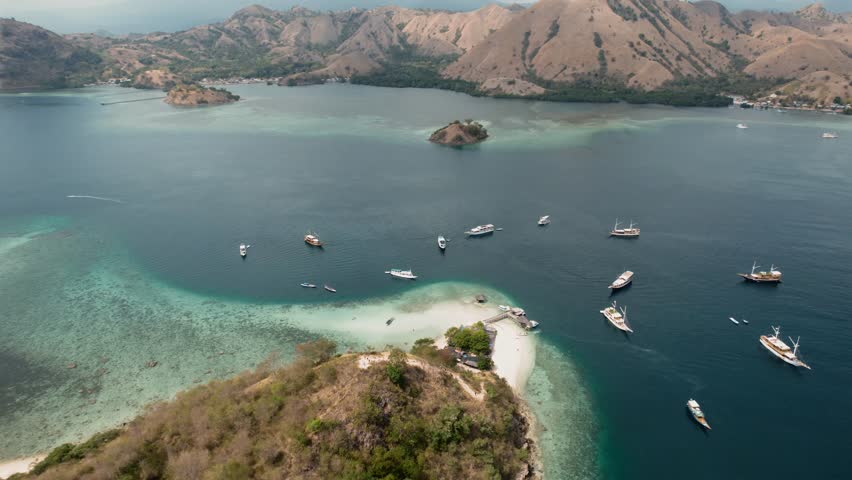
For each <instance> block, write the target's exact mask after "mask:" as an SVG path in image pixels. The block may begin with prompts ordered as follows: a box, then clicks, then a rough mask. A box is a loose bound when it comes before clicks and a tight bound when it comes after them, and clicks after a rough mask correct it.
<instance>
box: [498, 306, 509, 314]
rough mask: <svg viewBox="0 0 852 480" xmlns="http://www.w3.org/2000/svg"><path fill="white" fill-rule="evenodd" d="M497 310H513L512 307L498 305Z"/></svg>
mask: <svg viewBox="0 0 852 480" xmlns="http://www.w3.org/2000/svg"><path fill="white" fill-rule="evenodd" d="M497 308H499V309H500V310H502V311H504V312H508V311H509V310H511V309H512V307H510V306H508V305H497Z"/></svg>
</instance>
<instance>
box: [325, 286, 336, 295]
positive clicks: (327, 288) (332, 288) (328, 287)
mask: <svg viewBox="0 0 852 480" xmlns="http://www.w3.org/2000/svg"><path fill="white" fill-rule="evenodd" d="M322 288H324V289H326V290H328V291H329V292H331V293H337V289H336V288H334V287H332V286H330V285H323V286H322Z"/></svg>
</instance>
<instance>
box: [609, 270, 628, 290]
mask: <svg viewBox="0 0 852 480" xmlns="http://www.w3.org/2000/svg"><path fill="white" fill-rule="evenodd" d="M631 283H633V272H631V271H630V270H628V271H626V272H624V273H622V274H621V275H619V276H618V278H616V279H615V281H614V282H612V284H611V285H610V286H609V288H611V289H613V290H618V289H619V288H624V287H626V286H628V285H630V284H631Z"/></svg>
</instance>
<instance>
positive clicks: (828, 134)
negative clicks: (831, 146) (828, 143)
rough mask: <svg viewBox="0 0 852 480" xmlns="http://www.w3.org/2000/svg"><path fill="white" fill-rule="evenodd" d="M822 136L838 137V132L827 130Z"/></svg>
mask: <svg viewBox="0 0 852 480" xmlns="http://www.w3.org/2000/svg"><path fill="white" fill-rule="evenodd" d="M822 138H837V134H836V133H834V132H825V133H823V134H822Z"/></svg>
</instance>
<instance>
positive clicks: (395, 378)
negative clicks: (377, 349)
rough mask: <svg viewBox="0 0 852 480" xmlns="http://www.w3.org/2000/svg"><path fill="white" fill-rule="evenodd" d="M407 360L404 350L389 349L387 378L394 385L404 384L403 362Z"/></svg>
mask: <svg viewBox="0 0 852 480" xmlns="http://www.w3.org/2000/svg"><path fill="white" fill-rule="evenodd" d="M406 360H407V356H406V355H405V352H403V351H402V350H400V349H398V348H394V349H393V350H391V351H390V356H389V357H388V366H387V373H388V380H390V381H391V383H393V384H394V385H396V386H399V387H401V386H403V385H404V384H405V362H406Z"/></svg>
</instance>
